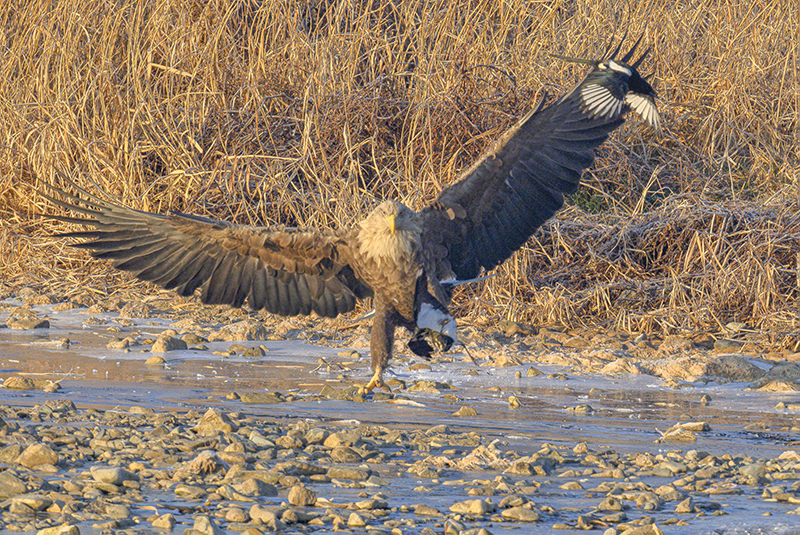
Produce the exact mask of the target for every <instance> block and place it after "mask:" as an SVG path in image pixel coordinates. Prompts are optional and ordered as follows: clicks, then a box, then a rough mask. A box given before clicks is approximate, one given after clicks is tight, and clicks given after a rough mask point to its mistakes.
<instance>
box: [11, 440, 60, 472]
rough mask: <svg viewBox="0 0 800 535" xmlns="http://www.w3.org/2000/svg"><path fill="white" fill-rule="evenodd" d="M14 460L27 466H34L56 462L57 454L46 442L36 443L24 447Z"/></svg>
mask: <svg viewBox="0 0 800 535" xmlns="http://www.w3.org/2000/svg"><path fill="white" fill-rule="evenodd" d="M16 462H17V463H19V464H21V465H22V466H27V467H28V468H36V467H37V466H42V465H45V464H56V463H57V462H58V455H56V452H54V451H53V450H52V448H50V446H48V445H47V444H42V443H36V444H31V445H30V446H28V447H27V448H25V449H24V450H23V451H22V453H20V455H19V457H17V461H16Z"/></svg>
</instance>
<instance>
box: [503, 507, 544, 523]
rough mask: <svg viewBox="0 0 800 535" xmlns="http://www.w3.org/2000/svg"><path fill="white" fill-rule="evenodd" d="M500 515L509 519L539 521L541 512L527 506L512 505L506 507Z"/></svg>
mask: <svg viewBox="0 0 800 535" xmlns="http://www.w3.org/2000/svg"><path fill="white" fill-rule="evenodd" d="M500 516H502V517H503V518H506V519H508V520H518V521H520V522H538V521H539V513H537V512H536V511H532V510H530V509H528V508H527V507H510V508H508V509H504V510H503V512H502V513H500Z"/></svg>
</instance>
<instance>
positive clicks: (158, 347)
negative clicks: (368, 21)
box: [150, 335, 188, 353]
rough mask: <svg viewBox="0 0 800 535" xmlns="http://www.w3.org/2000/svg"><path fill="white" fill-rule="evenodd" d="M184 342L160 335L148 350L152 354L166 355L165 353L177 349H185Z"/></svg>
mask: <svg viewBox="0 0 800 535" xmlns="http://www.w3.org/2000/svg"><path fill="white" fill-rule="evenodd" d="M187 348H188V346H187V345H186V342H184V341H183V340H181V339H180V338H175V337H174V336H169V335H161V336H159V337H158V339H157V340H156V341H155V343H154V344H153V347H152V348H151V349H150V351H152V352H153V353H166V352H167V351H175V350H179V349H187Z"/></svg>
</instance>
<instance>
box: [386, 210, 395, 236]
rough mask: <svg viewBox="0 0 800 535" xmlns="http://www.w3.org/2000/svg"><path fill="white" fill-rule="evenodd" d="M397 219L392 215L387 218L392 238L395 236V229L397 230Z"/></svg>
mask: <svg viewBox="0 0 800 535" xmlns="http://www.w3.org/2000/svg"><path fill="white" fill-rule="evenodd" d="M396 217H397V216H396V215H394V214H392V215H390V216H386V224H387V225H389V232H391V233H392V236H394V231H395V228H396V227H395V218H396Z"/></svg>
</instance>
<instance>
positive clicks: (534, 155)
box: [419, 47, 657, 280]
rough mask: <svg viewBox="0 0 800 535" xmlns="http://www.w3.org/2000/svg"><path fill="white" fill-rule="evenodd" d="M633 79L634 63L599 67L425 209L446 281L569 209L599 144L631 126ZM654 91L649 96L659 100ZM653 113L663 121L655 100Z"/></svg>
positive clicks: (496, 256)
mask: <svg viewBox="0 0 800 535" xmlns="http://www.w3.org/2000/svg"><path fill="white" fill-rule="evenodd" d="M634 48H635V47H634ZM628 57H630V54H629V55H628V56H626V59H627V58H628ZM640 61H641V59H640ZM638 63H639V61H637V62H636V63H635V64H634V65H638ZM626 70H627V72H626ZM632 76H633V77H637V79H638V80H641V78H638V73H636V71H635V69H634V68H632V67H625V68H624V69H623V68H622V67H619V63H614V64H613V65H612V67H608V62H606V66H605V68H604V67H602V66H600V63H598V64H596V65H595V67H594V69H593V70H592V71H591V72H590V73H589V74H588V75H587V76H586V77H585V78H584V79H583V80H582V81H581V83H580V84H578V85H577V86H576V87H575V88H574V89H573V90H572V91H571V92H569V93H568V94H567V95H566V96H564V97H563V98H561V99H559V100H557V101H555V102H554V103H553V104H551V105H549V106H548V107H544V106H543V105H542V104H541V103H540V104H539V106H537V107H536V108H535V109H533V110H532V111H531V112H529V113H528V114H527V115H526V116H525V117H523V118H522V119H521V120H520V121H519V122H518V123H517V124H516V125H515V126H514V127H512V128H511V129H509V130H508V131H507V132H506V133H505V134H504V135H503V136H501V137H500V139H498V140H497V142H496V143H495V144H494V145H493V146H492V147H491V148H490V149H489V150H488V151H487V152H486V153H484V155H483V156H482V157H481V158H480V159H479V160H478V161H477V162H476V163H475V164H473V166H472V167H471V168H470V169H468V170H467V171H466V172H465V173H464V174H463V175H462V176H461V177H460V178H459V179H458V180H457V181H456V182H455V183H454V184H452V185H451V186H450V187H448V188H446V189H445V190H444V191H443V192H442V193H441V195H440V196H439V198H438V199H437V200H436V201H435V202H434V203H432V204H431V205H430V206H428V207H426V208H425V209H424V210H423V211H422V212H420V215H419V217H420V221H421V223H422V227H423V243H425V244H426V252H427V255H428V257H429V258H428V261H429V262H430V263H431V264H432V265H435V266H436V275H437V277H438V278H439V279H446V278H449V277H456V278H457V279H462V280H464V279H470V278H474V277H476V276H478V275H479V274H480V273H481V272H482V271H484V270H485V271H488V270H491V269H492V268H494V267H495V266H497V265H498V264H500V263H502V262H503V261H504V260H505V259H507V258H508V257H509V256H510V255H511V254H512V253H513V252H514V251H516V250H517V249H519V248H520V247H521V246H522V245H523V244H524V243H525V241H527V240H528V238H529V237H530V236H531V234H533V232H534V231H535V230H536V229H537V228H538V227H539V226H540V225H542V224H543V223H544V222H545V221H547V220H548V219H549V218H550V217H552V216H553V215H554V214H555V213H556V211H558V210H559V209H560V208H561V207H562V206H563V204H564V198H563V196H564V195H565V194H571V193H574V192H575V191H576V190H577V189H578V186H579V184H580V178H581V174H582V173H583V171H584V170H585V169H586V168H587V167H589V166H590V165H592V163H593V162H594V159H595V149H596V148H597V147H599V146H600V145H601V144H602V143H603V142H604V141H605V140H606V139H607V138H608V136H609V134H610V133H611V132H612V131H614V130H615V129H616V128H617V127H619V126H620V125H621V124H623V122H624V119H623V115H624V114H625V113H626V112H627V111H628V110H629V105H628V104H626V101H625V99H626V94H627V95H631V94H632V93H629V92H628V91H629V85H628V82H629V80H630V79H631V77H632ZM637 84H639V82H637ZM639 85H641V84H639ZM645 85H646V84H645ZM637 87H638V86H637ZM642 87H644V86H642ZM646 87H647V88H649V91H651V92H652V88H650V86H649V85H646ZM654 94H655V93H654V92H652V95H654ZM586 95H588V96H586ZM652 95H645V97H642V98H646V100H647V102H648V103H652V102H653V101H652ZM628 99H629V100H630V98H629V97H628ZM637 102H638V101H637ZM647 112H648V113H653V114H654V115H655V118H656V122H657V111H656V110H655V105H654V104H652V106H651V107H649V108H648V109H647ZM649 122H651V124H652V123H653V121H649Z"/></svg>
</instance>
